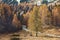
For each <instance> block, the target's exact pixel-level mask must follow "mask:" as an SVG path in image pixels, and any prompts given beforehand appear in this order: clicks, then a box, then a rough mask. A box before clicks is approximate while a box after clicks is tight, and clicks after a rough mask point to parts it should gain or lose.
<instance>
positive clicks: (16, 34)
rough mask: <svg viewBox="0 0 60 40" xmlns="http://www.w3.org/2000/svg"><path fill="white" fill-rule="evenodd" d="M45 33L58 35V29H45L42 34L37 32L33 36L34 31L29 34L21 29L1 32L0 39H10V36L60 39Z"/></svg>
mask: <svg viewBox="0 0 60 40" xmlns="http://www.w3.org/2000/svg"><path fill="white" fill-rule="evenodd" d="M47 33H48V34H54V35H57V36H59V35H60V29H58V30H56V29H49V30H47V31H45V32H44V34H38V37H36V36H35V33H32V35H30V33H29V32H26V31H23V30H22V31H19V32H16V33H10V34H2V35H0V40H11V39H12V38H20V40H60V37H52V36H45V34H47ZM41 35H42V36H41Z"/></svg>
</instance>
